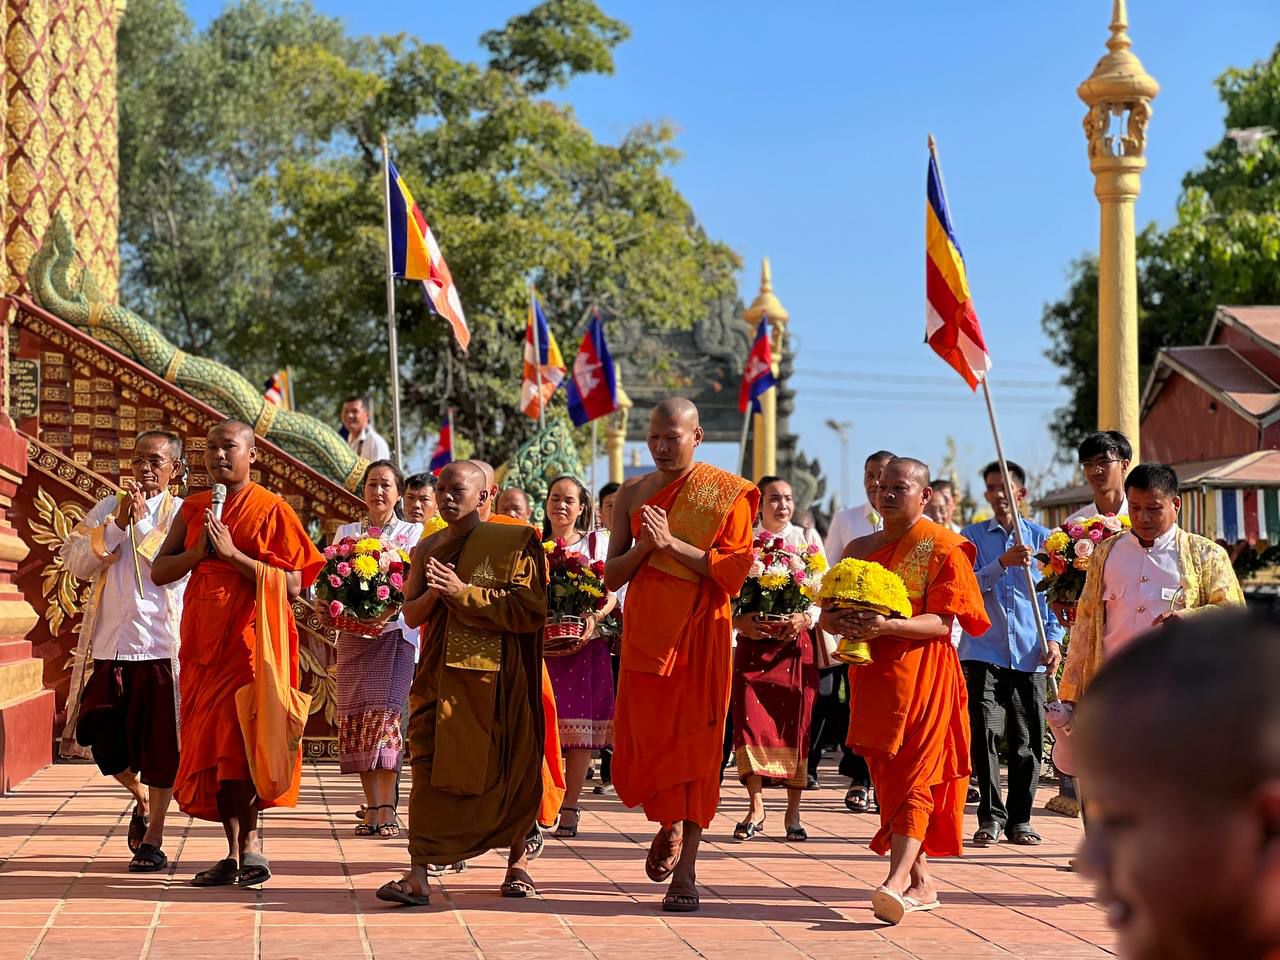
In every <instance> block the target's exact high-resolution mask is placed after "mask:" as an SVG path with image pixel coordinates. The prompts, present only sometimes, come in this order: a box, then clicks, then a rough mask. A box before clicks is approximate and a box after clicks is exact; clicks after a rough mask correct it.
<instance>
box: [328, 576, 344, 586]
mask: <svg viewBox="0 0 1280 960" xmlns="http://www.w3.org/2000/svg"><path fill="white" fill-rule="evenodd" d="M329 586H331V587H333V588H334V589H335V590H336V589H338V587H340V586H342V580H341V578H340V577H336V576H334V575H333V574H332V573H331V574H329Z"/></svg>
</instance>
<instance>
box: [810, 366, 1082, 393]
mask: <svg viewBox="0 0 1280 960" xmlns="http://www.w3.org/2000/svg"><path fill="white" fill-rule="evenodd" d="M795 375H796V376H802V377H822V378H823V379H827V380H831V379H834V380H842V381H843V380H872V381H875V382H879V383H920V384H944V385H950V384H954V383H955V382H956V379H957V378H956V377H947V376H930V375H928V374H918V373H916V374H912V373H871V372H868V371H864V370H817V369H814V368H812V367H800V368H798V369H796V371H795ZM991 385H992V386H994V387H1003V388H1009V389H1015V390H1044V389H1050V388H1052V389H1055V390H1060V389H1064V388H1063V386H1062V384H1061V383H1059V382H1057V381H1056V380H997V379H996V378H994V377H993V378H992V379H991Z"/></svg>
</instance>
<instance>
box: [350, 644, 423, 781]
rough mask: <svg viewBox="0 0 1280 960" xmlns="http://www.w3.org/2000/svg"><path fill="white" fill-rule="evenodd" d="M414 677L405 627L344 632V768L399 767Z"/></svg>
mask: <svg viewBox="0 0 1280 960" xmlns="http://www.w3.org/2000/svg"><path fill="white" fill-rule="evenodd" d="M412 682H413V644H411V643H409V641H407V640H405V639H404V637H403V635H402V634H401V633H400V631H399V630H390V631H388V632H386V633H384V634H381V635H380V636H377V637H362V636H360V635H359V634H354V633H346V632H345V631H344V632H341V633H339V634H338V763H339V767H340V769H341V770H342V772H343V773H364V772H367V771H369V770H395V769H396V768H397V766H399V763H400V755H401V753H402V752H403V751H404V740H403V738H402V737H401V734H400V718H401V716H402V715H403V713H404V709H405V704H406V703H407V702H408V699H409V685H410V684H411V683H412Z"/></svg>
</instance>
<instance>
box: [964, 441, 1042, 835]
mask: <svg viewBox="0 0 1280 960" xmlns="http://www.w3.org/2000/svg"><path fill="white" fill-rule="evenodd" d="M1008 466H1009V478H1010V480H1011V481H1012V486H1013V487H1014V491H1013V494H1014V497H1015V499H1016V501H1017V502H1016V503H1014V504H1010V503H1009V498H1008V497H1007V496H1006V495H1005V490H1004V480H1003V478H1002V477H1001V475H1000V465H999V464H998V463H990V464H987V467H986V469H984V470H983V471H982V479H983V481H984V482H985V484H986V497H987V503H989V504H991V509H992V511H994V513H995V517H994V518H993V519H991V520H988V521H985V522H983V523H974V524H971V525H969V526H967V527H965V528H964V530H963V531H962V533H963V534H964V536H965V537H967V538H968V539H969V540H971V541H972V542H973V544H974V546H976V547H977V548H978V557H977V560H976V561H975V562H974V569H975V571H976V572H977V575H978V586H980V587H981V588H982V596H983V599H984V600H985V601H986V606H987V617H988V618H989V619H990V620H991V629H990V630H988V631H987V632H986V633H984V634H982V636H980V637H973V636H970V635H969V634H967V633H966V634H964V635H963V636H962V637H961V638H960V651H959V652H960V663H961V666H962V667H963V668H964V675H965V682H966V683H967V685H968V688H969V726H970V729H971V731H972V738H971V754H972V759H973V772H974V775H975V776H976V778H977V781H978V792H979V800H978V831H977V832H976V833H975V834H974V835H973V842H974V843H976V844H978V845H979V846H986V845H988V844H991V843H998V842H999V841H1000V835H1001V833H1004V834H1005V835H1006V836H1007V837H1008V838H1009V839H1010V840H1011V841H1012V842H1014V843H1019V844H1024V845H1034V844H1038V843H1040V835H1039V834H1038V833H1036V831H1035V830H1034V829H1033V828H1032V826H1031V808H1032V806H1033V804H1034V803H1035V796H1036V786H1037V785H1038V784H1039V782H1040V763H1041V759H1042V756H1043V752H1044V723H1045V721H1044V700H1045V676H1046V673H1047V671H1050V670H1051V671H1054V672H1056V671H1057V669H1058V663H1059V662H1060V661H1061V659H1062V647H1061V645H1060V644H1061V640H1062V635H1063V630H1062V625H1061V624H1060V623H1058V619H1057V618H1056V617H1055V616H1053V615H1052V614H1051V613H1050V612H1049V606H1048V604H1047V603H1046V602H1045V597H1044V594H1043V593H1036V594H1034V595H1033V594H1032V593H1031V590H1030V588H1029V587H1028V586H1027V578H1026V575H1025V574H1024V573H1023V572H1022V568H1024V567H1028V566H1031V558H1032V555H1033V554H1035V553H1037V552H1039V551H1040V550H1041V549H1042V548H1043V546H1044V541H1045V538H1046V537H1048V536H1049V531H1048V530H1046V529H1045V528H1044V527H1042V526H1040V525H1039V524H1038V523H1032V522H1030V521H1029V520H1025V519H1023V518H1022V517H1021V516H1020V513H1021V510H1020V508H1021V506H1022V501H1023V499H1024V498H1025V497H1026V495H1027V490H1026V485H1027V475H1026V473H1025V472H1024V471H1023V469H1022V468H1021V467H1020V466H1018V465H1017V464H1016V463H1014V462H1013V461H1012V460H1010V461H1008ZM1015 519H1016V520H1017V523H1018V524H1019V525H1020V527H1021V530H1022V542H1023V546H1021V547H1019V546H1018V545H1017V541H1016V540H1015V538H1014V535H1013V524H1014V521H1015ZM1032 576H1033V577H1034V578H1035V579H1036V580H1037V581H1038V580H1039V579H1040V574H1039V572H1038V571H1035V570H1034V569H1033V571H1032ZM1033 603H1038V604H1039V605H1040V617H1041V619H1042V620H1043V621H1044V626H1045V635H1046V637H1047V639H1048V640H1049V655H1048V657H1045V656H1044V654H1043V653H1042V650H1041V647H1040V636H1039V634H1038V633H1037V631H1036V620H1035V612H1034V611H1033V610H1032V608H1031V604H1033ZM1002 735H1004V736H1005V737H1006V739H1007V741H1008V748H1009V799H1008V803H1007V805H1006V804H1005V803H1004V802H1002V801H1001V798H1000V753H999V743H1000V737H1001V736H1002Z"/></svg>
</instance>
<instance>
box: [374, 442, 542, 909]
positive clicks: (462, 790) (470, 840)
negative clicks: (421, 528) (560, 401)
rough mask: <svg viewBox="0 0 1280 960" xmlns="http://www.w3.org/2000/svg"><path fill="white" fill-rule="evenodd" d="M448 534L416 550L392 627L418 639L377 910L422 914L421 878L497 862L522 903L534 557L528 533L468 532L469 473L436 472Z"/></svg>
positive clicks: (455, 468) (476, 497) (477, 483)
mask: <svg viewBox="0 0 1280 960" xmlns="http://www.w3.org/2000/svg"><path fill="white" fill-rule="evenodd" d="M436 496H437V502H438V504H439V508H440V516H441V517H443V518H444V519H445V521H446V522H447V523H448V526H447V527H446V528H445V529H444V530H441V531H438V532H437V533H434V534H432V535H431V536H430V537H428V538H427V539H425V540H423V541H422V542H421V543H420V544H418V546H417V548H416V549H415V550H414V553H413V561H412V564H411V566H410V572H409V582H408V583H407V584H406V585H405V597H406V598H407V599H406V601H405V605H404V611H403V613H404V618H405V622H406V623H407V624H408V625H409V626H411V627H414V626H419V625H421V626H422V633H421V651H422V652H421V657H420V659H419V661H418V671H417V674H416V675H415V677H414V681H413V686H412V688H411V689H410V691H409V756H410V764H411V766H412V769H413V787H412V789H411V791H410V794H409V857H410V862H411V867H410V869H409V872H408V873H407V874H405V876H404V877H403V878H402V879H400V880H396V881H392V882H390V883H386V884H384V885H383V886H382V887H381V888H380V889H379V890H378V894H377V895H378V898H379V899H382V900H388V901H391V902H393V903H402V904H406V905H410V906H422V905H425V904H426V903H428V901H429V890H428V886H427V884H428V881H427V876H428V869H427V868H428V866H429V865H431V864H454V863H459V862H461V861H463V860H469V859H471V858H472V857H476V856H479V855H480V854H482V853H484V852H485V851H486V850H491V849H509V850H510V854H509V857H508V860H507V873H506V877H505V879H504V880H503V883H502V887H501V892H502V895H503V896H508V897H525V896H530V895H533V894H535V893H536V891H535V890H534V887H533V881H532V880H531V879H530V877H529V874H528V872H527V869H526V868H527V865H528V859H527V855H526V853H525V835H526V833H527V832H528V830H529V825H530V824H532V823H533V820H534V817H535V815H536V814H537V811H538V802H539V800H540V799H541V796H542V781H541V778H540V777H539V775H538V768H539V765H540V764H541V763H542V736H543V720H542V699H541V682H540V677H541V669H542V628H543V625H544V624H545V622H546V616H547V588H546V584H547V573H546V554H545V552H544V551H543V549H542V543H541V541H540V539H539V537H538V535H537V532H536V531H534V530H533V528H531V527H528V526H525V525H520V526H516V525H511V524H497V523H482V522H481V521H480V514H479V512H478V508H479V507H480V505H481V503H482V502H484V501H487V500H488V497H489V491H488V490H487V489H486V487H485V482H484V474H483V472H482V471H481V470H480V469H479V468H478V467H477V466H476V465H475V464H473V463H470V462H466V461H463V462H459V463H453V464H450V465H449V466H447V467H445V469H444V470H443V471H441V473H440V480H439V482H438V484H437V486H436Z"/></svg>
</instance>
